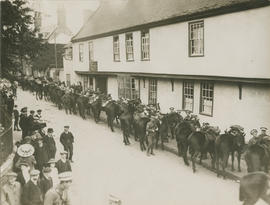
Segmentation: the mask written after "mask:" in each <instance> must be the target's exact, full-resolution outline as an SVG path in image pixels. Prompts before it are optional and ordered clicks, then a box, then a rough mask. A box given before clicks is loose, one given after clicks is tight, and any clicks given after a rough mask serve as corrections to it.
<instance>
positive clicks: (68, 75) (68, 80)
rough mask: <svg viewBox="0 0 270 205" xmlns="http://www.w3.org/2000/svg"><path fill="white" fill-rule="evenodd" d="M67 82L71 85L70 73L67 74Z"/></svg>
mask: <svg viewBox="0 0 270 205" xmlns="http://www.w3.org/2000/svg"><path fill="white" fill-rule="evenodd" d="M66 84H67V86H70V74H66Z"/></svg>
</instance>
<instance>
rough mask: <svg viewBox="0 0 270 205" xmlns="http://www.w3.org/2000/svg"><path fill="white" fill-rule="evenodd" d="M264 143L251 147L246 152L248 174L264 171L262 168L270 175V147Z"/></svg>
mask: <svg viewBox="0 0 270 205" xmlns="http://www.w3.org/2000/svg"><path fill="white" fill-rule="evenodd" d="M267 146H268V145H267V144H264V143H256V144H252V145H249V146H248V148H247V151H246V152H245V161H246V164H247V171H248V172H255V171H262V167H263V169H264V171H265V172H266V173H268V166H269V161H270V159H269V151H268V149H269V147H267Z"/></svg>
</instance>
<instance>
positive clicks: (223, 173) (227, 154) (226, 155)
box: [222, 153, 230, 179]
mask: <svg viewBox="0 0 270 205" xmlns="http://www.w3.org/2000/svg"><path fill="white" fill-rule="evenodd" d="M229 155H230V154H229V153H224V154H223V159H222V175H223V179H226V175H225V168H226V161H227V160H228V158H229Z"/></svg>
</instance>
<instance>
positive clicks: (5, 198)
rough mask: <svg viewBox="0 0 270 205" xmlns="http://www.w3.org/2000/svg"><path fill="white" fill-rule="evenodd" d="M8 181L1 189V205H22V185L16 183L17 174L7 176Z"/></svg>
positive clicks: (12, 173) (11, 173)
mask: <svg viewBox="0 0 270 205" xmlns="http://www.w3.org/2000/svg"><path fill="white" fill-rule="evenodd" d="M6 176H7V178H8V181H7V183H6V184H5V185H4V186H3V187H2V188H1V197H0V201H1V205H21V194H22V189H21V184H20V183H19V182H17V181H16V177H17V174H16V173H15V172H8V173H7V174H6Z"/></svg>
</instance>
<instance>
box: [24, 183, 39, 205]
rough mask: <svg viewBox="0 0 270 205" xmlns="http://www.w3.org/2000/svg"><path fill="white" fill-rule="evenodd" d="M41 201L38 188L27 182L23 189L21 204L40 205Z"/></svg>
mask: <svg viewBox="0 0 270 205" xmlns="http://www.w3.org/2000/svg"><path fill="white" fill-rule="evenodd" d="M42 201H43V200H42V193H41V190H40V188H39V186H38V185H35V184H34V183H33V182H32V181H31V180H29V182H27V183H26V184H25V185H24V187H23V193H22V204H23V205H42Z"/></svg>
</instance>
